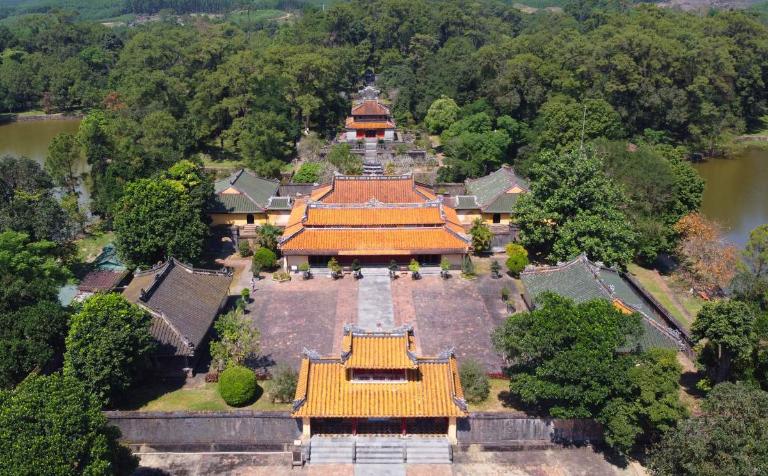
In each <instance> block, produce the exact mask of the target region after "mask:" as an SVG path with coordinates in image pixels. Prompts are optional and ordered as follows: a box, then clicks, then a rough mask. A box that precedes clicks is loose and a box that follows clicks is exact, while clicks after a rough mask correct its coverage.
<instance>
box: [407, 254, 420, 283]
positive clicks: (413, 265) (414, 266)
mask: <svg viewBox="0 0 768 476" xmlns="http://www.w3.org/2000/svg"><path fill="white" fill-rule="evenodd" d="M408 270H409V271H410V272H411V279H420V278H421V274H420V273H419V271H420V270H421V265H419V262H418V261H416V260H415V259H414V258H411V262H410V263H409V264H408Z"/></svg>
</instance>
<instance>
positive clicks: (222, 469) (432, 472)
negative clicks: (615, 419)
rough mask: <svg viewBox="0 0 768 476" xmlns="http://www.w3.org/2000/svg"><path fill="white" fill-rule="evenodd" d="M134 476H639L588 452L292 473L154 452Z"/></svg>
mask: <svg viewBox="0 0 768 476" xmlns="http://www.w3.org/2000/svg"><path fill="white" fill-rule="evenodd" d="M140 458H141V466H142V468H141V469H140V470H139V471H137V473H136V476H161V475H162V476H166V475H173V476H203V475H211V476H219V475H222V476H223V475H227V476H230V475H232V476H262V475H263V476H284V475H285V476H287V475H296V476H301V475H306V476H368V475H371V476H373V475H376V476H387V475H391V476H400V475H402V476H464V475H466V476H470V475H472V476H475V475H478V476H491V475H493V476H497V475H498V476H501V475H506V476H644V475H646V474H647V473H646V472H645V471H644V469H643V468H642V467H641V466H640V465H638V464H636V463H634V464H630V465H629V466H627V467H626V468H619V467H617V466H614V465H612V464H611V463H609V462H607V461H606V460H605V458H604V457H603V455H602V454H600V453H599V452H595V451H593V450H592V449H590V448H564V449H557V450H533V451H514V452H505V453H494V452H482V453H474V454H465V453H459V454H457V461H456V462H455V463H454V464H452V465H431V464H411V465H408V464H406V465H389V466H388V467H387V468H385V469H384V471H382V468H381V467H380V465H357V466H354V465H342V464H324V465H308V466H305V467H304V468H296V469H291V466H290V464H291V463H290V461H291V460H290V455H289V454H287V453H273V454H261V455H258V454H195V453H155V454H144V455H141V456H140Z"/></svg>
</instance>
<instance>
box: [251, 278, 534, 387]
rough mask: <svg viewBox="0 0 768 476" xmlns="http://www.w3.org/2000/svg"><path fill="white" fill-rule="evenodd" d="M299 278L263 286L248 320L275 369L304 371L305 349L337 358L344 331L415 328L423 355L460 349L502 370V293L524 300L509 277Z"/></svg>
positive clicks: (504, 310) (268, 281) (462, 355)
mask: <svg viewBox="0 0 768 476" xmlns="http://www.w3.org/2000/svg"><path fill="white" fill-rule="evenodd" d="M293 278H294V279H293V280H292V281H290V282H287V283H276V282H274V281H272V280H271V279H263V280H261V281H259V283H258V284H257V287H256V291H255V292H254V293H253V294H252V297H253V302H252V303H251V304H250V306H249V312H250V315H251V316H253V319H254V321H255V322H256V323H257V325H258V326H259V328H260V330H261V342H262V352H263V353H264V355H265V357H266V358H267V360H268V361H274V362H276V363H279V362H287V363H289V364H291V365H298V363H299V359H300V357H301V352H302V350H303V349H304V348H307V349H312V350H316V351H318V352H320V353H321V354H326V355H327V354H337V353H338V352H340V347H341V335H342V330H343V328H344V325H345V324H354V325H358V326H360V327H363V328H365V329H368V330H375V329H385V330H386V329H391V328H392V327H397V326H401V325H403V324H410V325H413V327H414V329H415V333H416V344H417V346H418V350H419V352H421V353H423V354H424V355H435V354H438V353H439V352H441V351H443V350H445V349H448V348H450V347H454V348H455V351H456V354H457V356H458V357H459V359H460V360H463V359H467V358H473V359H476V360H478V361H479V362H481V363H482V364H483V365H484V366H485V367H486V368H487V370H488V371H489V372H498V371H499V370H500V369H501V366H502V360H501V358H500V357H499V356H498V355H497V354H496V353H495V351H494V350H493V348H492V345H491V339H490V334H491V332H492V331H493V329H495V328H496V327H497V326H498V325H499V324H501V323H502V322H503V321H504V319H505V317H506V316H507V314H508V312H507V308H506V305H505V304H504V302H502V300H501V289H502V288H503V287H507V288H508V289H509V290H510V294H511V295H512V296H513V297H515V296H519V291H518V290H517V288H516V286H515V282H514V281H513V280H512V279H511V278H509V277H507V276H504V277H502V278H501V279H491V278H490V277H487V276H484V277H481V278H478V279H476V280H471V281H470V280H465V279H462V278H460V277H459V276H458V274H457V273H455V274H454V275H452V277H451V278H450V279H448V280H443V279H441V278H440V277H439V276H424V277H423V278H422V279H420V280H417V281H414V280H412V279H411V278H410V277H409V276H407V275H403V276H400V277H399V278H398V279H396V280H394V281H392V282H390V280H389V277H386V276H374V275H371V276H365V277H364V278H363V279H361V280H359V281H356V280H355V279H353V278H352V276H349V275H347V276H345V277H344V278H343V279H339V280H332V279H330V278H329V277H327V276H316V277H315V278H314V279H311V280H307V281H304V280H302V279H301V278H300V277H299V276H297V275H294V277H293ZM519 305H520V304H519V303H518V306H519Z"/></svg>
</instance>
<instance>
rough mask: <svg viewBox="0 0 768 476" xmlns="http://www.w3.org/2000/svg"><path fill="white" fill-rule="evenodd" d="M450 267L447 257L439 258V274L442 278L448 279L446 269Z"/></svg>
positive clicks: (448, 269)
mask: <svg viewBox="0 0 768 476" xmlns="http://www.w3.org/2000/svg"><path fill="white" fill-rule="evenodd" d="M450 269H451V262H450V261H448V258H446V257H445V256H443V258H442V259H441V260H440V276H442V277H443V278H444V279H448V277H449V276H450V274H449V273H448V271H450Z"/></svg>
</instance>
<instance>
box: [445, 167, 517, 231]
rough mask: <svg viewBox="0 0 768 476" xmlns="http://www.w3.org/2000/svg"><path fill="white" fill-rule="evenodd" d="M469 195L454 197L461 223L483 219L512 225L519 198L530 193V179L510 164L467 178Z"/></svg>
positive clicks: (490, 223) (467, 193) (489, 222)
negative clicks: (517, 172)
mask: <svg viewBox="0 0 768 476" xmlns="http://www.w3.org/2000/svg"><path fill="white" fill-rule="evenodd" d="M465 189H466V194H464V195H456V196H455V197H453V200H454V203H453V206H454V208H456V212H457V213H458V215H459V220H461V223H463V224H467V225H471V224H472V222H473V221H475V220H476V219H477V218H482V220H483V222H484V223H486V224H488V225H510V224H512V223H513V222H514V218H513V216H512V211H513V209H514V206H515V203H517V199H518V198H520V196H521V195H522V194H524V193H528V192H529V187H528V182H527V181H525V180H524V179H522V178H520V177H519V176H518V175H517V174H516V173H515V171H514V169H513V168H512V167H510V166H509V165H503V166H502V167H501V168H500V169H499V170H497V171H495V172H492V173H490V174H488V175H486V176H484V177H480V178H476V179H467V180H466V181H465Z"/></svg>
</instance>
